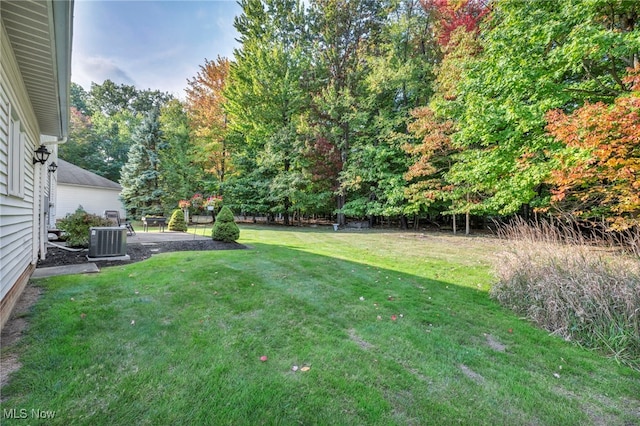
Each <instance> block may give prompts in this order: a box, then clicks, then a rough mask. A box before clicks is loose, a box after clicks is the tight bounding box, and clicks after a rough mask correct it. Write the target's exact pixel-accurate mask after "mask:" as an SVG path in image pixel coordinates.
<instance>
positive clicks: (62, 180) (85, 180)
mask: <svg viewBox="0 0 640 426" xmlns="http://www.w3.org/2000/svg"><path fill="white" fill-rule="evenodd" d="M57 175H58V184H67V185H78V186H91V187H95V188H105V189H115V190H118V191H121V190H122V187H121V186H120V185H119V184H118V183H116V182H114V181H111V180H109V179H107V178H105V177H102V176H99V175H97V174H95V173H93V172H90V171H89V170H85V169H83V168H82V167H78V166H76V165H75V164H71V163H69V162H68V161H64V160H62V159H58V171H57Z"/></svg>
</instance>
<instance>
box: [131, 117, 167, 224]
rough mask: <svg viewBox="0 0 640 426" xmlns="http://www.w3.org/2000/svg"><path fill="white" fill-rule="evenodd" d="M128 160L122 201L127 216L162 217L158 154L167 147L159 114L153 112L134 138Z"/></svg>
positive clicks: (143, 122) (137, 129)
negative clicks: (159, 215) (160, 215)
mask: <svg viewBox="0 0 640 426" xmlns="http://www.w3.org/2000/svg"><path fill="white" fill-rule="evenodd" d="M131 139H132V142H133V143H132V145H131V149H130V150H129V160H128V161H127V163H126V164H125V165H124V167H122V173H121V176H122V177H121V179H120V184H121V185H122V193H121V198H122V201H123V203H124V205H125V209H126V210H127V216H130V217H136V218H138V217H141V216H145V215H158V214H163V209H162V205H161V200H162V197H163V196H164V195H165V193H164V191H163V190H162V189H161V187H160V185H159V177H160V171H159V163H160V161H159V156H158V151H159V150H160V149H162V148H163V147H164V146H165V142H164V141H163V139H162V130H161V129H160V121H159V111H158V109H157V108H154V109H152V110H151V111H150V112H149V113H148V114H147V115H146V117H145V118H144V119H143V120H142V123H140V125H139V126H138V127H136V128H135V129H134V131H133V134H132V136H131Z"/></svg>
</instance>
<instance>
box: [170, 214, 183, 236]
mask: <svg viewBox="0 0 640 426" xmlns="http://www.w3.org/2000/svg"><path fill="white" fill-rule="evenodd" d="M169 231H180V232H186V231H187V224H186V223H185V221H184V212H183V211H182V210H180V209H175V210H174V211H173V213H172V214H171V219H169Z"/></svg>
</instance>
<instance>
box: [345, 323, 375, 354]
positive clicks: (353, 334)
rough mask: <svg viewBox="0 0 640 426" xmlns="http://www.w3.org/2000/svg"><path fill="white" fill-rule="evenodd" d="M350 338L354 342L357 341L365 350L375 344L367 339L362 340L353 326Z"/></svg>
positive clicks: (350, 330)
mask: <svg viewBox="0 0 640 426" xmlns="http://www.w3.org/2000/svg"><path fill="white" fill-rule="evenodd" d="M349 338H350V339H351V340H352V341H353V342H355V343H357V344H358V346H360V347H361V348H362V349H364V350H365V351H366V350H369V349H371V348H373V345H372V344H371V343H369V342H367V341H365V340H362V338H361V337H360V336H358V335H357V334H356V331H355V330H354V329H353V328H350V329H349Z"/></svg>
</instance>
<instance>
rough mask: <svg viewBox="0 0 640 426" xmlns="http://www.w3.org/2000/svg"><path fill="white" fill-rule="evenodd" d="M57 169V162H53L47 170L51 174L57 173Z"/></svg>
mask: <svg viewBox="0 0 640 426" xmlns="http://www.w3.org/2000/svg"><path fill="white" fill-rule="evenodd" d="M57 169H58V165H57V164H56V162H55V161H52V162H51V164H49V167H48V168H47V170H49V173H55V172H56V170H57Z"/></svg>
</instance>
